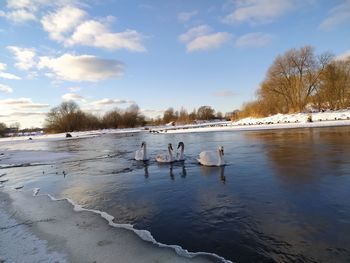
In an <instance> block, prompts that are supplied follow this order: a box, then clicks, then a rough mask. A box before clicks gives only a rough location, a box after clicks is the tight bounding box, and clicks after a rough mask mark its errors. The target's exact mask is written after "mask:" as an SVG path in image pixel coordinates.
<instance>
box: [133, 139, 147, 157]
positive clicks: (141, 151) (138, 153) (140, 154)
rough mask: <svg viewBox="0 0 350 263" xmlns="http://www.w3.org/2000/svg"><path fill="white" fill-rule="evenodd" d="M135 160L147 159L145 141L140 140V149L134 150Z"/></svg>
mask: <svg viewBox="0 0 350 263" xmlns="http://www.w3.org/2000/svg"><path fill="white" fill-rule="evenodd" d="M135 160H137V161H147V160H148V158H147V150H146V142H142V144H141V149H139V150H137V151H136V152H135Z"/></svg>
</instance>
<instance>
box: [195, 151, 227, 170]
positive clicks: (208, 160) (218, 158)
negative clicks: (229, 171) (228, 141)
mask: <svg viewBox="0 0 350 263" xmlns="http://www.w3.org/2000/svg"><path fill="white" fill-rule="evenodd" d="M223 156H224V147H223V146H220V147H219V148H218V150H217V151H204V152H201V153H200V154H199V159H197V160H198V162H199V163H200V164H201V165H205V166H223V165H225V161H224V158H223Z"/></svg>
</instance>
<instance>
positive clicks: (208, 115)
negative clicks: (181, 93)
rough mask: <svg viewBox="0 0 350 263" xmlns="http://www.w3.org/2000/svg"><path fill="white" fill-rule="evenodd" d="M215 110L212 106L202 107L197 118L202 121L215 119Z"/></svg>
mask: <svg viewBox="0 0 350 263" xmlns="http://www.w3.org/2000/svg"><path fill="white" fill-rule="evenodd" d="M214 113H215V110H214V109H213V108H212V107H210V106H201V107H199V108H198V110H197V118H198V119H200V120H211V119H214V118H215V116H214Z"/></svg>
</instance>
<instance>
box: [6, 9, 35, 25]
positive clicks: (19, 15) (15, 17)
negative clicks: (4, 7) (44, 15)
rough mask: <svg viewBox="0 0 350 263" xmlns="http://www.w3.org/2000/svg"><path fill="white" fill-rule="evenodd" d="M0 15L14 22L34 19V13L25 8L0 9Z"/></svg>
mask: <svg viewBox="0 0 350 263" xmlns="http://www.w3.org/2000/svg"><path fill="white" fill-rule="evenodd" d="M1 16H2V17H5V18H6V19H8V20H10V21H12V22H14V23H25V22H28V21H31V20H32V21H34V20H36V17H35V15H34V14H33V13H31V12H29V11H27V10H25V9H18V10H14V11H8V12H4V11H0V17H1Z"/></svg>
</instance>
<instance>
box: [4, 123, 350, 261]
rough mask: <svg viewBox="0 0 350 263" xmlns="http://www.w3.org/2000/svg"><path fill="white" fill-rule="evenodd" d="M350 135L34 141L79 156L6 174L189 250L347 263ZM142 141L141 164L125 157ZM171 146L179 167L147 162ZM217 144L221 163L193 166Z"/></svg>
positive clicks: (304, 132)
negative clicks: (180, 148) (180, 158)
mask: <svg viewBox="0 0 350 263" xmlns="http://www.w3.org/2000/svg"><path fill="white" fill-rule="evenodd" d="M349 135H350V128H349V127H342V128H323V129H295V130H279V131H259V132H222V133H219V132H217V133H204V134H178V135H171V134H168V135H156V134H148V133H140V134H135V135H134V136H130V135H104V136H101V137H97V138H89V139H81V140H64V141H52V142H46V143H39V146H38V145H35V144H32V147H33V148H35V149H40V147H42V149H45V150H51V151H70V152H74V153H78V154H77V155H75V156H74V157H72V158H71V159H70V160H68V161H66V162H64V163H56V164H55V165H53V166H36V167H22V168H13V169H7V170H6V172H7V173H8V177H9V178H10V180H9V184H10V183H13V184H18V183H23V182H26V185H25V188H30V187H32V188H34V187H40V188H41V192H46V193H51V194H53V195H55V196H57V197H63V196H64V197H70V198H72V199H73V200H75V201H76V202H78V203H79V204H81V205H83V206H85V207H87V208H94V209H100V210H104V211H106V212H108V213H110V214H112V215H113V216H115V218H116V221H117V222H120V223H131V224H133V225H134V226H135V227H136V228H138V229H147V230H149V231H151V233H152V235H153V236H154V237H155V238H156V239H157V240H158V241H160V242H162V243H166V244H177V245H181V246H182V247H184V248H185V249H188V250H190V251H207V252H214V253H217V254H219V255H221V256H224V257H226V258H227V259H230V260H232V261H234V262H349V261H350V245H349V244H350V202H349V197H350V195H349V189H350V140H348V138H349ZM142 141H146V142H147V145H148V152H149V156H150V161H148V162H137V161H135V160H133V157H134V151H135V150H136V149H138V148H139V145H140V144H141V142H142ZM179 141H183V142H184V143H185V145H186V152H185V154H186V161H185V162H176V163H173V164H163V165H159V164H158V163H156V162H155V155H156V153H157V152H159V150H160V149H164V147H166V145H167V144H168V143H169V142H171V143H172V144H173V145H176V144H177V142H179ZM218 145H224V147H225V160H226V162H227V164H228V165H227V166H223V167H205V166H200V165H199V164H198V163H197V160H196V158H197V157H198V153H199V152H201V151H203V150H208V149H215V148H217V146H218ZM21 147H22V146H21ZM23 147H24V146H23ZM63 171H65V172H64V173H63ZM43 172H44V173H43Z"/></svg>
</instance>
